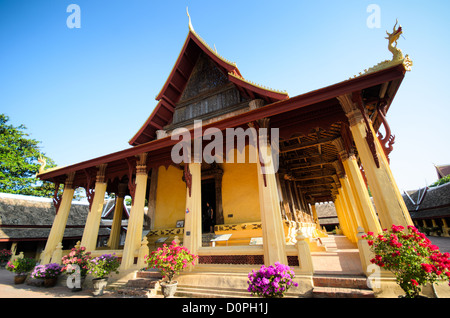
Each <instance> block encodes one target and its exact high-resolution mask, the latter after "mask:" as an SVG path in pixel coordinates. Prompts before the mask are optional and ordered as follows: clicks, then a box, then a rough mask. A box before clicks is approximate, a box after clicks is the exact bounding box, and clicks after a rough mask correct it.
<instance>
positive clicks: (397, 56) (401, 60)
mask: <svg viewBox="0 0 450 318" xmlns="http://www.w3.org/2000/svg"><path fill="white" fill-rule="evenodd" d="M397 24H398V19H397V20H396V21H395V25H394V28H393V30H392V33H389V32H388V31H386V34H387V37H385V39H387V40H388V50H389V52H391V53H392V60H385V61H383V62H380V63H378V64H377V65H374V66H373V67H371V68H369V69H365V70H364V73H363V72H360V73H359V76H362V75H366V74H368V73H373V72H377V71H380V70H383V69H386V68H388V67H391V66H395V65H398V64H403V67H404V68H405V70H406V71H411V67H412V65H413V62H412V60H411V59H410V58H409V56H408V54H406V55H405V56H404V55H403V52H402V50H400V49H399V48H397V41H398V39H399V37H400V35H402V34H403V29H402V26H401V25H399V26H398V27H397ZM354 77H357V75H355V76H354ZM350 79H351V78H350Z"/></svg>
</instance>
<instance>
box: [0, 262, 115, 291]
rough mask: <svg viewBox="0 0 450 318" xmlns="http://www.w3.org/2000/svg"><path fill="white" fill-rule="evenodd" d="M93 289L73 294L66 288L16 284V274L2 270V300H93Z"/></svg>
mask: <svg viewBox="0 0 450 318" xmlns="http://www.w3.org/2000/svg"><path fill="white" fill-rule="evenodd" d="M111 296H113V294H112V293H111V292H110V291H106V293H105V294H104V295H103V296H96V297H95V298H111ZM93 297H94V296H93V294H92V289H85V290H82V291H79V292H71V291H70V290H69V289H68V288H67V287H66V286H55V287H51V288H44V287H38V286H31V285H28V284H26V283H24V284H18V285H15V284H14V274H13V273H11V272H10V271H7V270H6V269H3V268H2V269H0V298H93Z"/></svg>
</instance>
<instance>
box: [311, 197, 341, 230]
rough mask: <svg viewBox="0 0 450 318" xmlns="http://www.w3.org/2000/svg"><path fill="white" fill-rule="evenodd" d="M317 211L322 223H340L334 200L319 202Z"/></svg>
mask: <svg viewBox="0 0 450 318" xmlns="http://www.w3.org/2000/svg"><path fill="white" fill-rule="evenodd" d="M316 212H317V218H318V219H319V223H320V225H326V224H339V219H338V217H337V214H336V208H335V207H334V202H324V203H317V204H316Z"/></svg>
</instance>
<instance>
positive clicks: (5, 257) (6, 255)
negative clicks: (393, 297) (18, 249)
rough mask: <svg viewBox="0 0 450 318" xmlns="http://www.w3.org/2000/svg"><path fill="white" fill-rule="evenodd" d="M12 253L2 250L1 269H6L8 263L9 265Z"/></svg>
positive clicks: (0, 253)
mask: <svg viewBox="0 0 450 318" xmlns="http://www.w3.org/2000/svg"><path fill="white" fill-rule="evenodd" d="M11 255H12V253H11V251H10V250H7V249H2V250H0V267H1V268H4V267H5V266H6V263H8V261H9V259H10V258H11Z"/></svg>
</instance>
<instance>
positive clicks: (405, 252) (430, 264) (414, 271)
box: [363, 225, 450, 298]
mask: <svg viewBox="0 0 450 318" xmlns="http://www.w3.org/2000/svg"><path fill="white" fill-rule="evenodd" d="M363 237H364V238H366V239H367V240H368V244H369V246H370V247H371V250H372V251H373V252H374V254H375V257H374V258H373V259H371V260H370V261H371V262H372V263H373V264H376V265H378V266H380V267H382V268H385V269H386V270H388V271H390V272H392V273H393V274H394V275H395V277H396V281H397V283H398V284H399V286H400V287H401V288H402V289H403V291H404V292H405V297H406V298H416V297H419V293H420V291H421V289H422V286H424V285H425V284H427V283H430V284H431V286H432V287H433V290H434V285H433V283H434V282H435V281H437V280H442V279H450V259H449V257H450V254H449V253H441V252H440V251H439V248H438V247H437V246H436V245H433V244H432V243H431V241H430V240H429V239H428V238H427V237H426V236H425V234H423V233H421V232H419V230H417V229H416V228H415V227H414V226H408V227H407V229H405V228H404V227H403V226H396V225H392V228H391V229H389V230H383V232H382V233H380V234H379V235H377V236H375V235H374V233H372V232H368V233H367V235H365V236H363Z"/></svg>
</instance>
